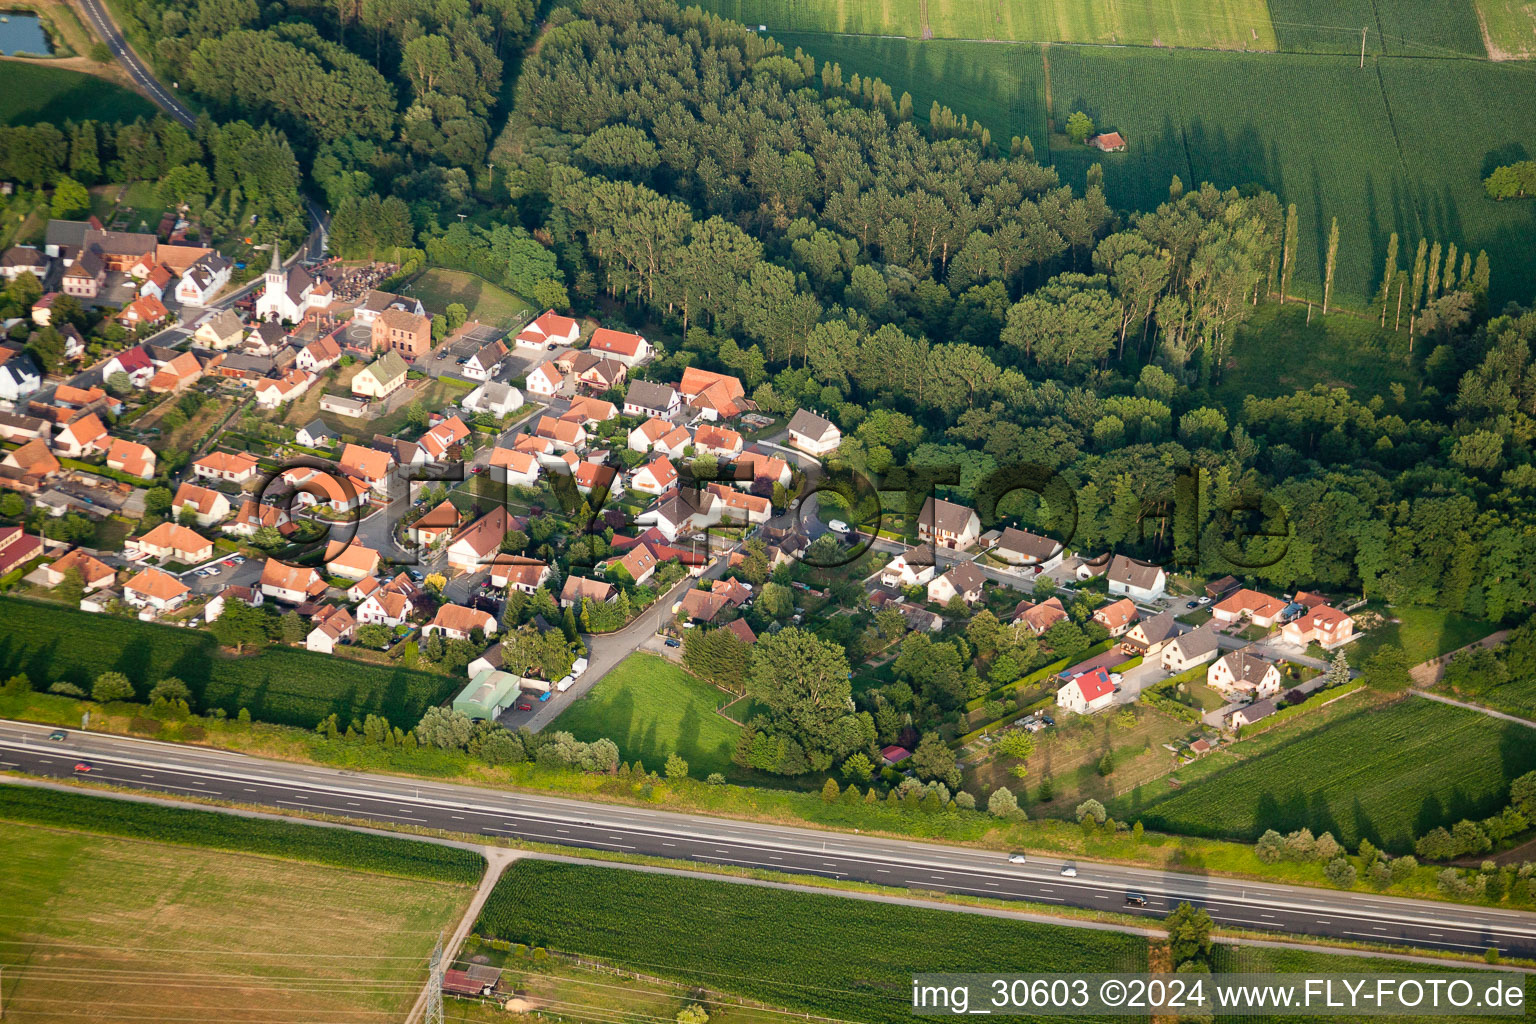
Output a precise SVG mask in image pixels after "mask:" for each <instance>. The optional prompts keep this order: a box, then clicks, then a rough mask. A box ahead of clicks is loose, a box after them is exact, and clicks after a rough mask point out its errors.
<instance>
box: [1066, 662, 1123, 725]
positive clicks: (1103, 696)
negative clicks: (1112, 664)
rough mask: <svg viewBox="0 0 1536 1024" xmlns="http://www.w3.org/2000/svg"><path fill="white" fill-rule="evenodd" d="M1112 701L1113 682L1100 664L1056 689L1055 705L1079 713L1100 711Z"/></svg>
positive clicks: (1113, 695) (1087, 713) (1086, 713)
mask: <svg viewBox="0 0 1536 1024" xmlns="http://www.w3.org/2000/svg"><path fill="white" fill-rule="evenodd" d="M1114 702H1115V684H1114V682H1113V681H1112V680H1111V679H1110V678H1109V670H1108V669H1105V668H1103V667H1102V666H1101V667H1099V668H1096V669H1094V670H1093V671H1091V672H1084V673H1083V674H1082V675H1080V676H1077V677H1075V678H1073V679H1071V680H1070V681H1068V682H1067V683H1066V685H1064V686H1062V687H1061V688H1060V689H1059V690H1057V691H1056V705H1057V707H1062V708H1066V709H1067V710H1068V711H1075V712H1076V713H1078V714H1079V715H1091V714H1093V713H1094V712H1095V711H1102V710H1103V709H1104V708H1107V707H1109V706H1110V705H1111V704H1113V703H1114Z"/></svg>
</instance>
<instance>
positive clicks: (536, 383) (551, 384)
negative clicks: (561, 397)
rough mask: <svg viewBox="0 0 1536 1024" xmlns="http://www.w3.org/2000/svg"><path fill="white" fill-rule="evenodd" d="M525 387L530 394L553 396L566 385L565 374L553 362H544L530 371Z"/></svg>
mask: <svg viewBox="0 0 1536 1024" xmlns="http://www.w3.org/2000/svg"><path fill="white" fill-rule="evenodd" d="M523 387H524V389H525V390H526V391H527V392H528V393H529V394H530V395H539V396H541V397H543V398H553V397H554V396H555V395H558V394H559V393H560V392H561V391H562V390H563V389H564V388H565V387H566V383H565V374H564V373H562V372H561V371H560V368H559V367H558V366H556V365H555V364H554V363H553V362H548V363H544V364H542V365H540V366H537V367H535V368H534V369H532V370H530V371H529V373H528V376H527V377H525V378H523Z"/></svg>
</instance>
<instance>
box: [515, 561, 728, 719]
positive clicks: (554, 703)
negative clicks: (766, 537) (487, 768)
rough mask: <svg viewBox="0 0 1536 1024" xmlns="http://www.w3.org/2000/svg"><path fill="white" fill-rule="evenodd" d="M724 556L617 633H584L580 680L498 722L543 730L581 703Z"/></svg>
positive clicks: (717, 570) (719, 570) (721, 565)
mask: <svg viewBox="0 0 1536 1024" xmlns="http://www.w3.org/2000/svg"><path fill="white" fill-rule="evenodd" d="M727 557H728V556H727V555H721V556H719V557H717V558H716V559H715V560H714V561H712V562H711V563H710V564H709V566H708V567H707V568H705V570H704V573H703V575H701V576H698V577H694V576H686V577H684V578H683V579H681V580H679V581H678V583H677V585H676V586H674V587H673V588H672V589H671V590H669V591H667V592H666V593H665V594H663V595H662V596H661V597H659V598H657V599H656V603H655V604H653V605H651V606H650V607H649V608H647V609H646V610H645V611H643V612H641V613H640V614H639V615H638V616H636V617H635V619H634V620H633V621H632V622H630V624H629V625H627V626H625V627H624V628H623V629H621V630H619V631H618V632H616V633H602V634H583V635H582V640H583V641H584V642H585V643H586V645H587V670H586V671H585V672H584V673H582V676H581V678H580V679H578V680H576V682H575V684H574V685H573V686H572V687H571V688H570V689H569V690H567V691H565V692H564V693H556V694H555V695H554V696H552V697H550V698H549V700H548V701H545V702H543V703H539V702H537V701H534V702H533V710H532V711H518V710H516V709H515V708H514V709H512V710H509V711H507V712H505V713H503V714H502V716H501V718H500V719H499V721H500V722H501V724H502V725H505V726H506V727H507V728H509V729H520V728H522V727H524V726H527V727H528V728H529V729H531V730H533V731H534V732H538V731H539V730H540V729H543V728H544V727H545V726H547V725H549V723H551V722H553V721H554V720H555V719H556V718H558V717H559V716H560V713H561V712H562V711H564V710H565V709H566V708H567V707H569V706H570V704H571V702H572V701H576V700H580V699H581V698H582V697H584V696H586V694H587V693H588V691H590V690H591V689H592V687H594V686H596V685H597V683H598V681H599V680H601V679H602V678H603V677H604V676H606V675H607V674H608V673H609V672H612V671H613V670H614V668H615V667H616V666H617V665H618V664H619V662H621V661H623V660H624V659H625V658H627V657H629V656H630V655H631V654H633V653H635V652H636V651H638V650H640V649H641V648H642V647H644V646H645V645H646V643H647V642H648V641H649V640H650V639H651V638H652V637H654V636H655V635H656V631H657V630H658V629H660V628H661V624H662V622H664V621H665V620H666V619H667V618H669V617H670V616H671V614H672V606H673V605H674V604H676V603H677V602H678V601H679V600H681V599H682V596H683V594H685V593H686V592H687V591H688V590H689V589H690V588H692V587H694V586H696V585H697V584H698V582H699V580H701V579H703V580H717V579H719V578H720V576H721V575H722V574H723V573H724V572H725V565H726V560H727Z"/></svg>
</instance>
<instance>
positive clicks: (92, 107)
mask: <svg viewBox="0 0 1536 1024" xmlns="http://www.w3.org/2000/svg"><path fill="white" fill-rule="evenodd" d="M0 66H3V68H4V70H3V71H0V75H3V76H4V78H5V88H4V89H0V124H34V123H36V122H38V121H48V122H49V123H51V124H54V125H58V126H61V127H62V126H63V124H64V122H65V121H69V120H74V121H79V120H82V119H84V118H87V117H90V118H94V119H96V120H97V121H132V120H133V119H134V118H136V117H150V116H152V115H153V114H154V113H155V107H154V105H153V104H152V103H150V102H149V100H147V99H145V98H144V97H142V96H140V95H139V94H138V93H136V92H130V91H129V90H127V89H124V88H123V87H122V86H120V85H114V84H112V83H111V82H108V81H105V80H104V79H100V78H97V77H95V76H94V75H87V74H82V73H81V72H79V71H66V70H65V69H63V68H51V67H48V66H46V65H43V64H28V63H25V62H23V61H19V60H8V61H4V62H3V64H0Z"/></svg>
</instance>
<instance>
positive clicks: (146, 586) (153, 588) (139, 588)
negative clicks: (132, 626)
mask: <svg viewBox="0 0 1536 1024" xmlns="http://www.w3.org/2000/svg"><path fill="white" fill-rule="evenodd" d="M190 593H192V588H191V587H188V586H187V585H186V584H185V583H183V582H181V580H179V579H177V578H176V577H175V576H172V575H171V574H170V573H168V572H165V571H163V570H160V569H154V568H150V569H145V570H144V571H142V572H140V573H139V574H138V575H137V576H134V577H133V579H131V580H129V581H128V582H127V583H125V584H123V600H124V601H126V602H127V603H128V604H130V605H132V606H133V607H135V608H138V609H140V612H139V617H140V618H145V617H146V615H147V616H151V617H152V616H153V615H155V614H164V613H165V612H169V611H175V610H176V609H177V608H180V607H181V606H182V604H183V603H184V602H185V601H186V599H187V595H188V594H190Z"/></svg>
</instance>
